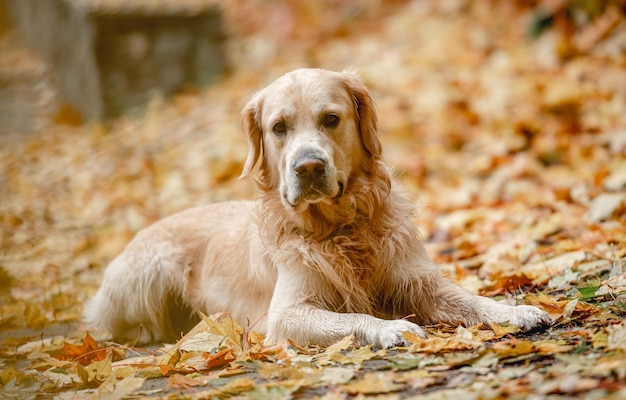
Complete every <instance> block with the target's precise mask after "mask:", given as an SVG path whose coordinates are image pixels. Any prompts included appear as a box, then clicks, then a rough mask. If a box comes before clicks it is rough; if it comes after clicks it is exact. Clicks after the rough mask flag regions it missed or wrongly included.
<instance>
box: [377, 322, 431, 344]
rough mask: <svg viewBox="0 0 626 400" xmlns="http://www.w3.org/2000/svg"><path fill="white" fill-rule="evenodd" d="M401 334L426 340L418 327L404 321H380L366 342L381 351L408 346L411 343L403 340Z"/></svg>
mask: <svg viewBox="0 0 626 400" xmlns="http://www.w3.org/2000/svg"><path fill="white" fill-rule="evenodd" d="M403 332H411V333H414V334H416V335H418V336H421V337H423V338H426V333H424V331H423V330H422V328H420V327H419V326H418V325H416V324H414V323H413V322H410V321H407V320H404V319H396V320H391V321H387V320H382V321H381V323H380V325H379V326H377V327H376V329H375V330H374V331H373V332H370V334H369V335H368V336H369V337H368V342H369V343H370V344H371V345H372V346H374V347H380V348H383V349H389V348H391V347H396V346H410V345H411V343H409V342H408V341H406V339H404V336H403Z"/></svg>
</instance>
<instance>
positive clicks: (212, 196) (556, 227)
mask: <svg viewBox="0 0 626 400" xmlns="http://www.w3.org/2000/svg"><path fill="white" fill-rule="evenodd" d="M625 11H626V2H624V1H623V0H609V1H600V0H587V1H586V0H570V1H566V0H511V1H497V0H441V1H435V0H393V1H383V0H377V1H367V2H362V1H356V0H354V1H352V0H347V1H343V0H324V1H319V0H231V1H211V0H178V1H173V0H125V1H120V0H4V1H0V230H1V231H0V308H1V311H2V312H0V324H1V325H0V326H1V327H2V329H3V330H9V332H12V331H14V330H23V329H26V330H29V329H30V330H36V329H42V328H46V329H48V327H50V326H53V327H54V326H58V325H59V324H61V325H62V326H66V324H74V323H75V322H76V321H77V320H78V319H79V316H80V313H81V310H82V303H83V301H84V299H85V298H86V297H87V296H88V295H90V294H91V293H93V292H94V290H95V288H96V287H97V285H98V283H99V281H100V279H101V274H102V271H103V269H104V267H105V266H106V264H107V263H108V262H109V261H110V260H111V259H112V258H113V257H114V256H115V255H116V254H118V253H119V252H120V251H121V250H122V249H123V247H124V246H125V244H126V243H128V241H129V240H130V239H131V238H132V236H133V235H134V233H136V232H137V230H139V229H141V228H142V227H145V226H146V225H148V224H150V223H152V222H154V221H156V220H157V219H160V218H162V217H164V216H167V215H169V214H171V213H174V212H176V211H180V210H182V209H185V208H188V207H191V206H195V205H200V204H205V203H208V202H214V201H221V200H227V199H242V198H243V199H250V198H254V196H255V193H256V189H255V187H254V184H253V182H252V180H239V179H237V177H238V175H239V173H240V171H241V168H242V164H243V160H244V157H245V154H246V141H245V137H244V136H243V134H242V132H241V122H240V117H239V112H240V110H241V108H242V107H243V105H244V104H245V103H246V101H247V100H248V98H249V97H250V96H251V95H252V93H253V92H254V91H255V90H258V89H260V88H262V87H263V86H264V85H266V84H268V83H269V82H271V81H272V80H273V79H275V78H277V77H278V76H280V75H282V74H283V73H285V72H287V71H289V70H291V69H294V68H300V67H320V68H327V69H334V70H343V69H350V70H353V71H356V72H357V73H359V74H360V75H361V77H362V78H363V80H364V81H365V82H366V84H367V85H368V87H369V88H370V90H371V94H372V96H373V98H374V100H375V101H376V103H377V107H378V112H379V119H380V122H381V140H382V141H383V145H384V148H385V153H386V157H387V160H388V161H389V162H390V164H392V165H393V166H394V167H395V169H396V172H397V174H398V177H399V179H400V180H401V181H402V182H403V184H404V185H406V186H407V187H408V188H409V190H410V191H411V192H412V193H414V194H415V195H416V199H418V200H416V203H417V204H418V205H419V206H420V209H421V210H422V216H421V221H420V226H421V227H422V231H423V234H424V237H425V239H426V241H427V243H428V249H429V252H430V254H431V256H432V257H433V258H435V260H436V261H437V262H440V263H442V265H443V266H444V268H446V270H447V271H448V273H449V274H451V275H452V276H453V277H454V279H456V280H457V281H458V282H459V283H461V284H463V285H464V286H465V287H466V288H468V290H472V291H474V292H478V291H480V290H481V289H483V288H484V286H485V285H486V282H487V281H488V280H489V279H493V278H494V277H496V276H497V275H498V274H499V273H501V272H502V270H501V269H500V268H503V267H502V265H504V266H511V265H512V266H514V267H515V266H517V267H519V266H521V265H526V264H527V263H532V262H533V261H536V260H537V259H538V258H540V257H547V256H553V255H558V254H561V253H563V252H568V251H573V250H577V249H581V248H583V249H592V250H594V251H598V252H602V251H608V250H606V249H605V248H604V247H602V246H606V245H607V243H609V242H611V243H617V244H618V246H617V249H618V252H620V254H618V256H622V257H623V255H624V244H625V243H626V238H625V235H624V233H623V232H624V230H623V228H624V222H625V221H624V209H625V205H626V200H625V199H626V197H625V194H624V189H625V187H626V161H625V158H624V153H625V152H626V20H625V18H624V16H625ZM602 195H609V197H610V198H609V200H606V198H605V200H604V201H605V202H604V203H602V204H600V205H597V203H596V205H595V206H594V200H596V199H598V198H601V196H602ZM611 196H613V197H611ZM594 207H595V208H594ZM619 232H622V233H621V234H620V233H619ZM598 246H599V247H598ZM613 251H614V250H613ZM468 268H469V269H468ZM50 329H52V328H50Z"/></svg>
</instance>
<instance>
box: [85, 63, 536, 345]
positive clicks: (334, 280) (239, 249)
mask: <svg viewBox="0 0 626 400" xmlns="http://www.w3.org/2000/svg"><path fill="white" fill-rule="evenodd" d="M242 119H243V129H244V132H245V133H246V134H247V135H248V139H249V153H248V156H247V159H246V162H245V165H244V169H243V174H242V175H243V176H246V175H252V176H254V177H255V179H256V183H257V185H258V187H259V189H260V192H261V195H260V198H259V199H258V200H257V201H255V202H226V203H219V204H214V205H209V206H206V207H199V208H195V209H191V210H188V211H185V212H182V213H179V214H176V215H173V216H171V217H169V218H166V219H165V220H163V221H160V222H158V223H157V224H155V225H153V226H151V227H149V228H147V229H145V230H144V231H142V232H140V233H139V234H138V235H137V237H136V238H135V239H133V241H132V242H131V243H130V244H129V246H128V247H127V249H126V250H125V251H124V253H122V254H121V255H120V256H119V257H118V258H116V259H115V260H114V261H113V262H112V263H111V265H110V266H109V268H108V269H107V271H106V273H105V277H104V281H103V284H102V286H101V288H100V290H99V291H98V293H97V294H96V296H95V297H94V298H93V299H92V300H91V301H90V302H89V304H88V305H87V309H86V313H85V315H86V319H87V321H88V322H89V323H91V324H92V325H97V326H101V327H103V328H106V329H108V330H110V331H111V332H112V333H113V335H114V336H115V337H119V338H125V339H134V338H135V336H137V337H140V338H141V339H142V340H143V341H154V340H165V339H173V338H175V337H176V336H178V335H179V334H180V332H182V331H184V330H185V329H187V328H188V326H189V323H191V322H192V320H193V313H190V312H189V311H202V312H204V313H216V312H222V311H229V312H231V313H232V314H233V316H234V317H235V318H236V319H238V320H239V321H240V322H241V323H246V322H247V321H252V322H255V321H258V322H257V323H256V325H255V329H258V330H261V331H264V332H266V341H267V342H268V343H273V342H276V341H279V340H282V339H285V338H289V339H292V340H295V341H296V342H298V343H301V344H307V343H316V344H321V345H327V344H330V343H332V342H333V341H336V340H338V339H341V338H342V337H344V336H346V335H349V334H354V335H355V336H356V338H357V339H358V340H359V341H360V342H361V343H363V344H368V343H369V344H372V345H374V346H380V347H390V346H394V345H401V344H405V341H404V338H403V335H402V333H403V332H404V331H411V332H413V333H416V334H419V335H424V333H423V331H422V330H421V328H420V327H419V326H418V325H417V324H416V323H427V324H430V323H439V322H444V323H449V324H453V325H456V324H466V325H473V324H477V323H480V322H491V321H497V322H499V321H510V322H511V323H513V324H517V325H519V326H521V327H522V328H523V329H530V328H533V327H535V326H537V325H541V324H545V323H547V322H548V321H549V320H548V318H547V314H545V313H544V312H543V311H541V310H539V309H537V308H535V307H530V306H517V307H511V306H508V305H504V304H500V303H497V302H495V301H493V300H490V299H487V298H483V297H479V296H473V295H471V294H469V293H467V292H465V291H463V290H462V289H460V288H458V287H457V286H455V285H453V284H452V283H451V282H449V281H448V280H446V279H445V278H443V277H442V276H441V274H440V272H439V269H438V268H437V266H436V265H435V264H434V263H433V262H432V261H431V260H430V259H429V258H428V256H427V255H426V252H425V250H424V247H423V245H422V242H421V240H420V237H419V233H418V230H417V227H416V225H415V222H414V221H413V218H414V217H415V215H414V213H415V209H414V206H413V203H412V202H411V201H410V200H409V198H408V197H407V196H406V195H405V194H404V192H403V191H402V189H401V188H400V187H399V186H397V185H396V184H395V183H394V182H393V179H392V177H391V174H390V168H389V167H388V165H387V164H386V163H385V162H384V161H383V159H382V149H381V144H380V142H379V140H378V123H377V116H376V111H375V108H374V104H373V101H372V99H371V97H370V95H369V93H368V91H367V89H366V88H365V86H364V85H363V83H362V82H361V80H360V79H359V78H358V77H357V76H356V75H353V74H347V73H338V72H331V71H325V70H317V69H303V70H296V71H293V72H291V73H289V74H286V75H285V76H283V77H281V78H279V79H278V80H276V81H275V82H274V83H272V84H271V85H269V86H268V87H267V88H265V89H263V90H262V91H260V92H259V93H257V94H256V95H255V96H253V98H252V99H251V100H250V101H249V102H248V104H247V105H246V107H245V108H244V110H243V111H242ZM174 316H177V318H178V320H179V321H178V322H177V324H176V323H175V321H174V322H173V317H174ZM408 316H410V318H409V319H410V320H411V321H409V320H408V319H405V317H408ZM181 317H182V318H181Z"/></svg>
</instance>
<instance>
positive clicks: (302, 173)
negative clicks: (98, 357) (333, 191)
mask: <svg viewBox="0 0 626 400" xmlns="http://www.w3.org/2000/svg"><path fill="white" fill-rule="evenodd" d="M293 169H294V171H296V174H297V175H298V176H299V177H300V178H309V179H310V178H316V177H320V176H323V175H324V174H325V172H326V161H324V160H322V159H320V158H315V157H301V158H299V159H297V160H296V162H295V163H294V165H293Z"/></svg>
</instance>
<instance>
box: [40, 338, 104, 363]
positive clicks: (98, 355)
mask: <svg viewBox="0 0 626 400" xmlns="http://www.w3.org/2000/svg"><path fill="white" fill-rule="evenodd" d="M107 353H108V351H107V349H103V348H101V347H100V346H98V343H97V342H96V341H95V340H94V339H93V338H92V337H91V336H89V334H87V336H85V339H84V340H83V344H80V345H76V344H71V343H67V342H66V343H65V344H64V345H63V348H62V349H59V350H57V351H55V352H53V353H52V356H53V357H55V358H57V359H59V360H72V361H78V362H79V363H80V364H82V365H89V364H90V363H91V362H92V361H102V360H104V359H105V358H106V357H107Z"/></svg>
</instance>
